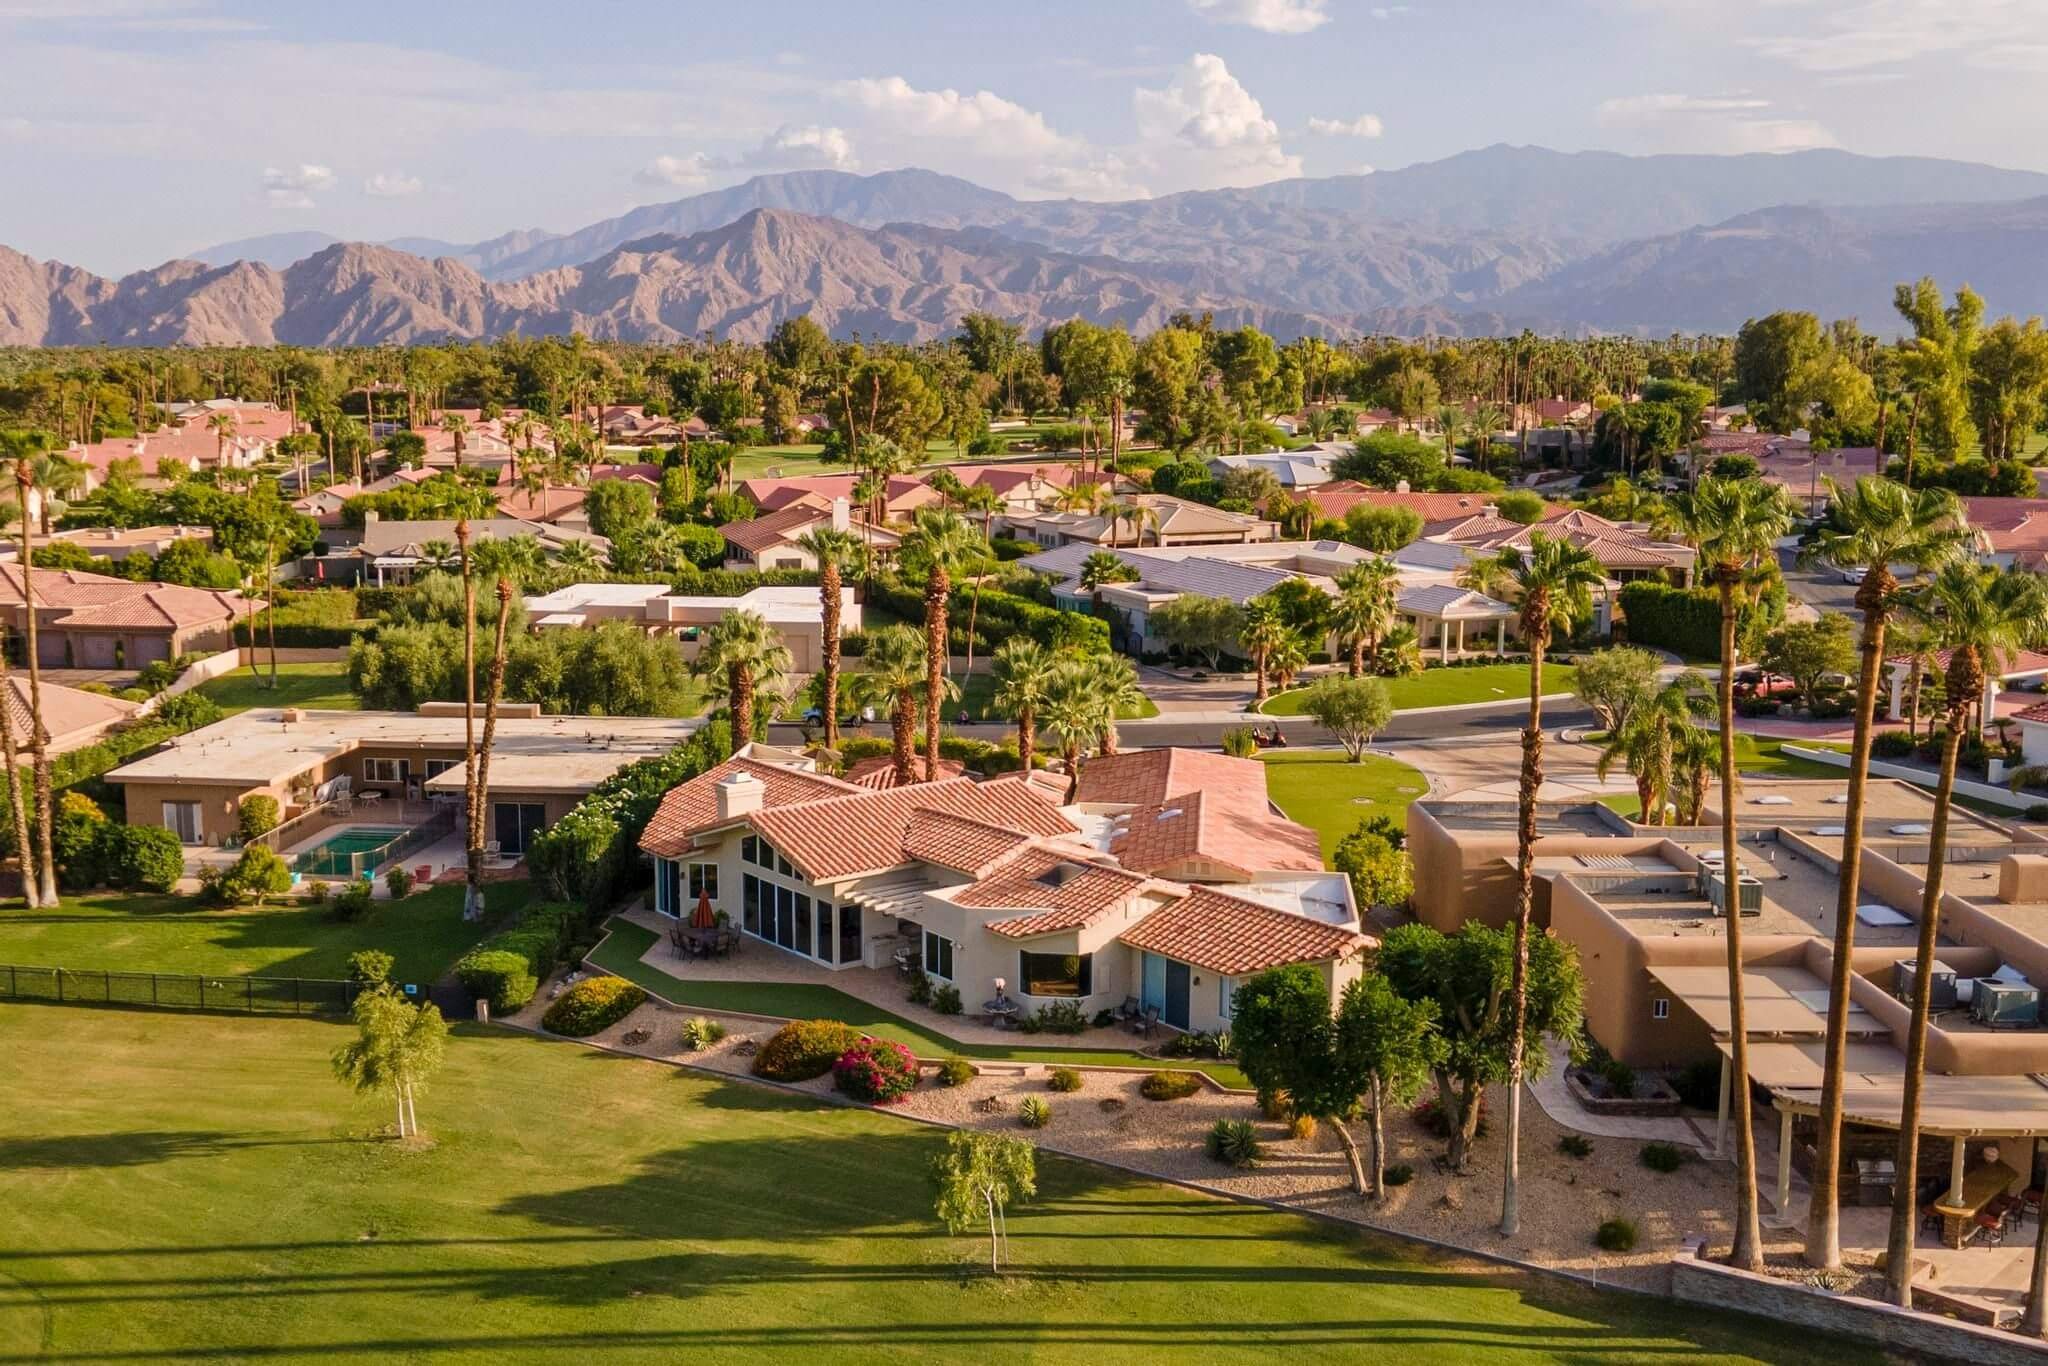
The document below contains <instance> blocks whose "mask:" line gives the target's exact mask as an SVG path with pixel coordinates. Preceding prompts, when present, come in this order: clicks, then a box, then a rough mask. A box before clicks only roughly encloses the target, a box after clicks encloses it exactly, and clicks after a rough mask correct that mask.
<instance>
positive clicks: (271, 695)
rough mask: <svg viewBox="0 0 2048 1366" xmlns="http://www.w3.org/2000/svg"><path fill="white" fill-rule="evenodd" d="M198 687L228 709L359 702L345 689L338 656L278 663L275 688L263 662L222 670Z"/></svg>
mask: <svg viewBox="0 0 2048 1366" xmlns="http://www.w3.org/2000/svg"><path fill="white" fill-rule="evenodd" d="M259 658H260V656H259ZM198 690H199V692H201V693H203V694H204V695H206V696H207V697H210V698H212V699H213V700H214V701H216V702H218V703H220V705H221V709H222V710H223V711H227V712H230V713H232V712H238V711H247V710H249V708H251V707H325V708H327V709H329V710H331V711H355V710H357V709H358V708H359V707H360V706H361V705H362V704H361V703H360V702H358V701H357V700H356V695H355V694H354V693H352V692H350V691H349V687H348V666H347V665H346V664H345V663H343V662H342V661H341V660H335V661H333V662H332V663H326V664H280V665H278V666H277V687H276V688H275V689H273V688H272V687H271V686H270V666H269V665H268V664H267V663H266V664H258V665H256V666H254V667H251V668H246V669H236V670H235V671H234V672H233V673H228V674H222V675H221V676H220V677H219V678H215V679H210V680H208V681H207V682H205V683H201V684H200V685H199V689H198Z"/></svg>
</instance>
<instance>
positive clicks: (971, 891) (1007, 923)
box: [953, 845, 1148, 939]
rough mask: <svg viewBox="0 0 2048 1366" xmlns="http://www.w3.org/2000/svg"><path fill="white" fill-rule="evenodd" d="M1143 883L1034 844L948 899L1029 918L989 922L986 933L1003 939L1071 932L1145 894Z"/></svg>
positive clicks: (1078, 856) (1104, 866)
mask: <svg viewBox="0 0 2048 1366" xmlns="http://www.w3.org/2000/svg"><path fill="white" fill-rule="evenodd" d="M1147 881H1148V880H1147V879H1146V878H1144V877H1142V876H1141V875H1139V874H1137V873H1133V872H1128V871H1126V870H1124V869H1122V868H1118V867H1115V866H1113V865H1111V864H1107V863H1097V862H1094V861H1093V860H1091V859H1089V858H1087V857H1086V856H1085V855H1082V854H1079V853H1067V852H1064V851H1061V850H1058V849H1052V848H1048V847H1046V846H1044V845H1034V846H1032V847H1031V848H1029V849H1026V850H1025V851H1024V852H1023V853H1021V854H1019V855H1018V856H1017V857H1016V858H1014V859H1011V860H1010V861H1009V862H1007V863H1005V864H1003V865H1002V867H1000V868H999V869H997V870H996V871H995V872H994V873H991V874H990V875H989V876H987V877H984V878H982V879H981V880H980V881H978V882H976V883H975V884H974V885H973V886H971V887H966V888H963V889H961V890H960V891H959V892H958V893H956V894H955V895H954V897H953V900H954V901H955V902H956V903H957V904H959V905H962V906H971V907H974V908H976V909H980V910H990V909H1014V910H1020V911H1028V912H1030V914H1028V915H1019V916H1012V917H1010V918H1008V919H1005V920H993V921H990V922H989V924H988V929H989V932H990V933H992V934H999V935H1002V936H1003V937H1004V938H1006V939H1029V938H1032V937H1033V936H1036V935H1041V934H1055V933H1058V932H1060V931H1062V930H1076V929H1080V928H1081V927H1082V926H1084V925H1087V924H1090V923H1092V922H1093V921H1094V920H1096V919H1097V918H1098V917H1100V916H1103V915H1107V914H1108V913H1109V912H1110V911H1112V910H1115V909H1116V908H1117V907H1118V906H1121V905H1123V904H1124V903H1126V902H1128V901H1129V900H1130V899H1131V898H1132V897H1134V896H1136V895H1137V894H1138V893H1139V892H1140V891H1141V890H1143V889H1144V887H1145V886H1146V883H1147Z"/></svg>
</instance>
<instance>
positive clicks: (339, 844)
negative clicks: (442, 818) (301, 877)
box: [293, 825, 405, 877]
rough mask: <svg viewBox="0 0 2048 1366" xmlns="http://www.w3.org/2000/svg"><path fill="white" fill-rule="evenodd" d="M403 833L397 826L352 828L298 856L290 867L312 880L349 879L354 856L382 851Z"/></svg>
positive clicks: (352, 873) (351, 873) (330, 836)
mask: <svg viewBox="0 0 2048 1366" xmlns="http://www.w3.org/2000/svg"><path fill="white" fill-rule="evenodd" d="M404 833H405V831H404V830H403V829H401V828H399V827H396V826H368V825H358V826H352V827H350V828H349V829H347V830H343V831H341V832H340V833H339V834H335V835H329V836H328V837H327V838H326V839H324V840H322V841H320V843H318V844H316V845H314V846H313V847H312V848H311V849H308V850H307V851H306V852H305V853H303V854H300V855H299V856H298V858H297V859H295V860H294V861H293V867H294V868H296V869H297V870H298V871H299V872H301V873H310V874H312V875H313V876H315V877H350V876H353V875H354V872H355V869H354V867H353V865H352V863H351V860H352V858H353V857H354V856H355V855H357V854H368V853H372V852H374V851H376V850H378V849H382V848H383V847H384V846H385V845H387V844H390V843H391V842H392V841H393V840H395V839H397V838H398V837H399V836H400V835H403V834H404Z"/></svg>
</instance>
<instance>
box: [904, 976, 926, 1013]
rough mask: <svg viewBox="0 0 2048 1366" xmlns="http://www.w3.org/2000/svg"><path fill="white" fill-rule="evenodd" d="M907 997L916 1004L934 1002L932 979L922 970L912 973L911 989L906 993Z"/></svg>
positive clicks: (924, 1004) (911, 1002) (921, 1004)
mask: <svg viewBox="0 0 2048 1366" xmlns="http://www.w3.org/2000/svg"><path fill="white" fill-rule="evenodd" d="M905 999H907V1000H908V1001H909V1002H910V1004H912V1005H914V1006H928V1005H930V1004H931V1003H932V979H931V978H929V977H927V976H925V975H924V974H923V973H921V972H919V973H913V974H911V978H910V990H909V992H908V993H907V994H906V998H905Z"/></svg>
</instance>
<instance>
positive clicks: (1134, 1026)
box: [1131, 1006, 1159, 1038]
mask: <svg viewBox="0 0 2048 1366" xmlns="http://www.w3.org/2000/svg"><path fill="white" fill-rule="evenodd" d="M1158 1027H1159V1007H1158V1006H1146V1007H1145V1010H1144V1013H1142V1014H1141V1015H1139V1016H1138V1018H1137V1019H1135V1020H1132V1021H1131V1033H1133V1034H1141V1035H1143V1036H1144V1037H1146V1038H1150V1037H1152V1031H1153V1030H1155V1029H1157V1028H1158Z"/></svg>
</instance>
